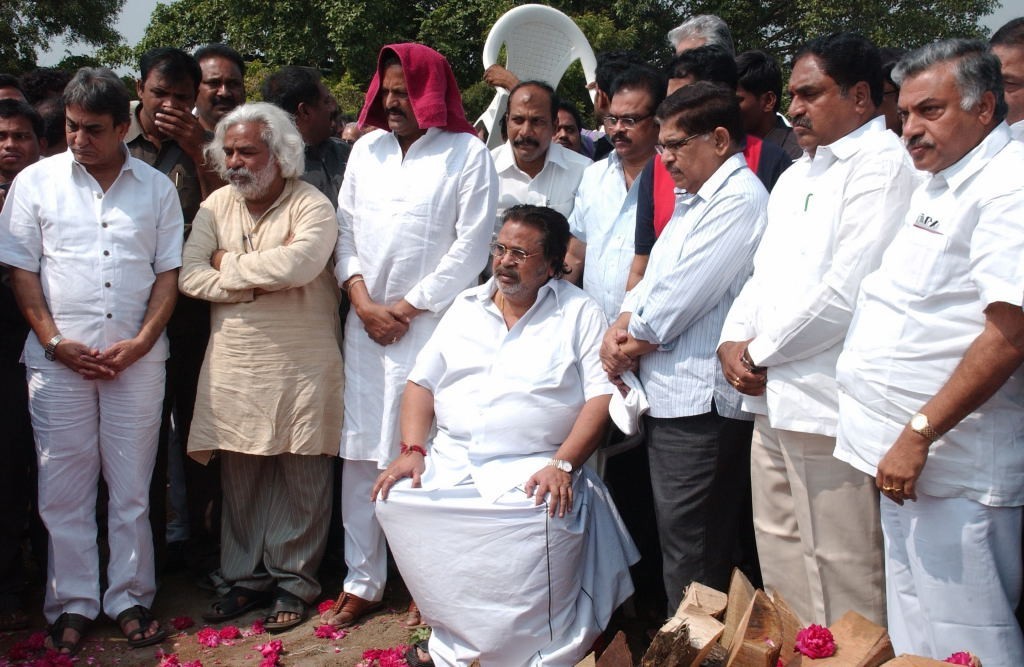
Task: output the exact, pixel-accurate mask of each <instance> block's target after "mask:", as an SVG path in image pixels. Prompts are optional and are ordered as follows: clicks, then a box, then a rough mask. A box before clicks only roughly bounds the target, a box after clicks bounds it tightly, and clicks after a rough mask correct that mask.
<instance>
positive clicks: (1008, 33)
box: [989, 16, 1024, 141]
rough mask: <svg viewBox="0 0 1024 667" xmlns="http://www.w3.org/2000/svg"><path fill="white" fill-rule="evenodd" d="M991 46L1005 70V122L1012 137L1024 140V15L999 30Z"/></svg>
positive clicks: (994, 35)
mask: <svg viewBox="0 0 1024 667" xmlns="http://www.w3.org/2000/svg"><path fill="white" fill-rule="evenodd" d="M989 44H990V45H991V46H992V53H994V54H996V57H998V58H999V62H1000V63H1001V65H1002V68H1003V71H1002V74H1003V91H1004V92H1003V96H1004V97H1005V98H1006V106H1007V109H1008V110H1007V112H1006V122H1007V123H1009V125H1010V132H1011V133H1013V138H1014V139H1019V140H1022V141H1024V16H1022V17H1018V18H1015V19H1013V20H1011V21H1008V22H1007V23H1006V25H1004V26H1003V27H1001V28H1000V29H999V30H996V31H995V33H994V34H993V35H992V39H990V40H989Z"/></svg>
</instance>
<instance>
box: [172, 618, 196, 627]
mask: <svg viewBox="0 0 1024 667" xmlns="http://www.w3.org/2000/svg"><path fill="white" fill-rule="evenodd" d="M195 624H196V622H195V621H193V620H192V617H191V616H175V617H174V618H172V619H171V625H172V626H173V627H174V629H175V630H179V631H180V630H187V629H189V628H191V627H192V626H193V625H195Z"/></svg>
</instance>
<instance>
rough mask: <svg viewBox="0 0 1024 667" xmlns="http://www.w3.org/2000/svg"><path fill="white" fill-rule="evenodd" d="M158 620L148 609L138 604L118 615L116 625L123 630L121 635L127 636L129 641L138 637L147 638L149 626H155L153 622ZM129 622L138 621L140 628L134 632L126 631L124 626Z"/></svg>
mask: <svg viewBox="0 0 1024 667" xmlns="http://www.w3.org/2000/svg"><path fill="white" fill-rule="evenodd" d="M154 620H156V618H155V617H154V616H153V612H151V611H150V610H149V609H147V608H146V607H143V606H142V605H141V604H137V605H135V606H134V607H128V608H127V609H125V610H124V611H122V612H121V613H120V614H118V615H117V619H116V623H117V625H118V627H119V628H121V633H122V634H123V635H125V636H126V637H127V638H128V639H129V640H134V639H135V638H136V637H137V636H140V635H141V636H143V637H145V636H146V631H147V630H149V626H151V625H153V621H154ZM129 621H138V623H139V626H138V627H137V628H135V629H134V630H132V631H130V632H129V631H127V630H125V629H124V624H125V623H128V622H129Z"/></svg>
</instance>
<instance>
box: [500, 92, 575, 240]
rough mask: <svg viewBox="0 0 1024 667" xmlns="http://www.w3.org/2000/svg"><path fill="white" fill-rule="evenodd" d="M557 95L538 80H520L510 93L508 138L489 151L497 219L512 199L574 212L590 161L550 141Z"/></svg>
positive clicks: (507, 116)
mask: <svg viewBox="0 0 1024 667" xmlns="http://www.w3.org/2000/svg"><path fill="white" fill-rule="evenodd" d="M558 105H559V101H558V96H557V95H556V94H555V91H554V90H553V89H552V88H551V86H549V85H547V84H546V83H543V82H541V81H524V82H522V83H519V84H517V85H516V86H515V87H514V88H512V90H511V91H510V92H509V97H508V112H507V114H506V116H505V118H506V120H507V124H508V141H507V142H505V143H504V144H503V145H501V146H499V147H497V148H495V149H494V150H492V151H491V157H492V158H493V159H494V168H495V169H496V170H497V172H498V190H499V194H498V220H497V221H496V222H495V231H497V227H498V224H499V223H500V219H501V216H502V214H504V212H505V210H506V209H508V208H511V207H512V206H515V205H516V204H533V205H535V206H547V207H549V208H553V209H555V210H556V211H558V212H559V213H561V214H562V215H564V216H568V215H569V214H570V213H572V205H573V198H574V197H575V195H576V188H577V187H579V184H580V179H581V178H583V170H584V169H586V168H587V167H588V166H589V165H590V160H588V159H587V158H585V157H583V156H582V155H580V154H579V153H576V152H574V151H571V150H569V149H567V148H565V147H564V146H562V145H560V144H557V143H554V142H553V141H552V137H553V136H554V132H555V124H556V123H557V122H558V113H559V111H558Z"/></svg>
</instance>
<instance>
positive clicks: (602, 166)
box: [566, 65, 665, 322]
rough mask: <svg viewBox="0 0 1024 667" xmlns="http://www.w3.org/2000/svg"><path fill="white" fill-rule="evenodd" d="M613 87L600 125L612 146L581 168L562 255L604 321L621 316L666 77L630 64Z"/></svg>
mask: <svg viewBox="0 0 1024 667" xmlns="http://www.w3.org/2000/svg"><path fill="white" fill-rule="evenodd" d="M612 88H613V90H612V91H611V103H610V105H609V107H608V115H607V116H605V117H604V125H605V131H606V132H607V133H608V137H609V138H610V140H611V142H612V144H613V145H614V147H615V150H614V151H613V152H611V153H609V154H608V157H607V158H606V159H604V160H599V161H597V162H595V163H594V164H592V165H590V166H589V167H587V169H586V171H585V172H584V173H583V180H582V181H581V182H580V187H579V189H578V190H577V191H576V202H575V204H574V206H573V210H572V216H570V217H569V228H570V229H571V230H572V235H573V239H572V241H571V242H570V244H569V254H568V256H566V263H567V264H568V265H569V268H570V270H571V272H570V273H569V277H570V278H571V279H572V280H574V281H578V280H579V279H580V278H579V277H580V275H581V274H583V285H582V287H583V290H584V291H585V292H586V293H587V294H589V295H590V296H592V297H594V299H595V300H596V301H597V303H598V305H599V306H601V310H603V311H604V316H605V317H606V318H607V319H608V322H613V321H615V318H617V317H618V316H619V306H621V305H622V297H623V296H625V294H626V280H627V279H628V278H629V266H630V264H632V262H633V254H634V252H633V250H634V246H635V244H634V236H635V231H636V202H637V190H638V188H637V184H638V183H639V182H640V172H642V171H643V168H644V165H645V164H647V161H648V160H650V159H651V158H652V157H653V156H654V145H655V144H656V143H658V125H657V124H656V123H655V122H654V112H655V110H656V109H657V108H658V105H659V104H661V101H662V100H664V99H665V78H664V76H662V74H661V73H660V72H658V71H657V70H655V69H654V68H652V67H649V66H647V65H632V66H630V67H629V68H627V69H626V70H625V71H624V72H622V74H620V75H619V76H618V77H616V79H615V81H614V82H613V84H612ZM584 269H586V272H585V273H584Z"/></svg>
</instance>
